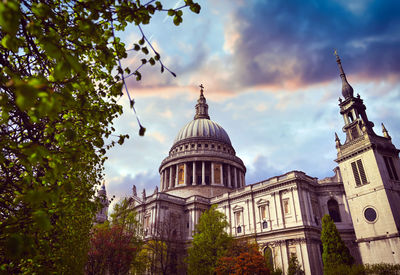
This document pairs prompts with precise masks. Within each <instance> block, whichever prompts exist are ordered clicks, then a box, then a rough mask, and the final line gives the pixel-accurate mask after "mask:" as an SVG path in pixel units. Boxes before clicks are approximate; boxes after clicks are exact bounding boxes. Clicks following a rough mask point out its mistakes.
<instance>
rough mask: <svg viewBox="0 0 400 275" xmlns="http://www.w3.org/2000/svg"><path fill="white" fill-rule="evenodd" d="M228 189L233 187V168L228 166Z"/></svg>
mask: <svg viewBox="0 0 400 275" xmlns="http://www.w3.org/2000/svg"><path fill="white" fill-rule="evenodd" d="M227 176H228V187H232V181H231V166H230V165H229V164H228V174H227Z"/></svg>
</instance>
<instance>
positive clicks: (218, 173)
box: [214, 164, 221, 183]
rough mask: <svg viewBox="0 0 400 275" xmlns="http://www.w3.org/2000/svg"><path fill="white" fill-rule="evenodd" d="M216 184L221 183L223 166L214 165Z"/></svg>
mask: <svg viewBox="0 0 400 275" xmlns="http://www.w3.org/2000/svg"><path fill="white" fill-rule="evenodd" d="M214 183H221V165H220V164H214Z"/></svg>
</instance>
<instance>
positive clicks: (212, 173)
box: [211, 162, 215, 185]
mask: <svg viewBox="0 0 400 275" xmlns="http://www.w3.org/2000/svg"><path fill="white" fill-rule="evenodd" d="M214 184H215V182H214V162H211V185H214Z"/></svg>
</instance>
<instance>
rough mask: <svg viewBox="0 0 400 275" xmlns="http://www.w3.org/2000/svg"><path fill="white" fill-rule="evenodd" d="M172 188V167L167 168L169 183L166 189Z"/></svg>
mask: <svg viewBox="0 0 400 275" xmlns="http://www.w3.org/2000/svg"><path fill="white" fill-rule="evenodd" d="M171 187H172V166H170V167H169V182H168V189H170V188H171Z"/></svg>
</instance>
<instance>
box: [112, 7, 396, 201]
mask: <svg viewBox="0 0 400 275" xmlns="http://www.w3.org/2000/svg"><path fill="white" fill-rule="evenodd" d="M182 4H183V1H179V0H178V1H176V0H175V1H165V2H163V5H164V7H179V6H181V5H182ZM199 4H200V5H201V12H200V14H198V15H197V14H194V13H191V12H190V11H189V9H184V10H183V11H184V16H183V23H182V24H181V25H180V26H178V27H176V26H175V25H174V24H173V22H172V18H171V17H168V16H166V13H161V14H158V15H156V16H154V17H153V19H152V21H151V23H150V24H149V25H144V26H142V28H143V31H144V33H145V34H146V36H147V38H148V39H149V40H150V41H151V43H152V45H153V46H154V48H155V49H156V50H157V52H159V53H160V55H161V60H162V61H163V63H164V65H165V66H166V67H168V68H169V69H170V70H171V71H173V72H175V73H176V75H177V77H174V76H172V75H171V74H169V73H168V72H166V71H165V72H164V73H161V72H160V66H159V65H155V66H145V67H144V68H142V69H141V70H140V72H141V73H142V80H141V81H140V82H136V80H135V79H134V78H130V79H128V81H127V85H128V89H129V93H130V95H131V96H132V97H133V98H134V99H135V108H136V111H137V113H138V115H139V118H140V121H141V123H142V124H143V126H144V127H146V129H147V131H146V134H145V136H144V137H140V136H139V135H138V130H139V126H138V123H137V121H136V117H135V115H134V113H133V111H132V110H131V109H129V100H128V98H127V96H126V95H124V96H123V97H122V98H121V99H120V100H119V101H118V102H119V103H120V104H121V105H123V106H124V114H123V115H122V116H120V117H119V118H118V119H117V120H116V121H115V122H114V128H115V129H116V133H115V134H129V136H130V138H129V139H128V140H126V141H125V143H124V144H123V145H122V146H120V145H117V146H116V147H114V148H113V149H111V150H110V151H109V152H108V153H107V156H108V160H107V161H106V164H105V181H106V188H107V193H108V196H109V197H111V196H115V199H114V203H115V202H116V201H118V200H119V199H120V198H122V197H126V196H131V192H132V191H131V190H132V186H133V185H136V188H137V190H138V193H141V192H142V190H143V189H146V193H147V194H151V193H152V192H153V191H154V188H155V187H156V186H159V184H160V177H159V171H158V168H159V166H160V164H161V161H162V160H163V159H164V158H165V157H167V156H168V152H169V149H170V148H171V146H172V144H173V141H174V139H175V137H176V135H177V134H178V132H179V130H180V129H181V128H183V127H184V126H185V125H186V124H187V123H188V122H190V121H191V120H192V119H193V116H194V114H195V108H194V106H195V104H196V101H197V98H198V97H199V90H200V88H199V85H200V84H203V85H204V87H205V89H204V94H205V97H206V98H207V103H208V105H209V114H210V117H211V119H212V120H213V121H215V122H217V123H218V124H219V125H221V126H222V127H223V128H224V129H225V131H226V132H227V133H228V135H229V137H230V139H231V142H232V145H233V147H234V148H235V150H236V154H237V156H238V157H240V158H241V159H242V160H243V162H244V164H245V165H246V167H247V172H246V184H252V183H256V182H258V181H261V180H264V179H268V178H270V177H273V176H278V175H281V174H284V173H286V172H289V171H293V170H299V171H303V172H305V173H306V174H308V175H309V176H312V177H317V178H320V179H321V178H325V177H328V176H333V171H332V170H333V169H334V168H335V167H336V166H337V163H335V161H334V159H335V158H336V148H335V139H334V136H335V132H337V134H338V136H339V138H340V139H341V140H342V142H344V140H345V134H344V133H343V131H342V127H343V125H344V124H343V118H342V116H341V115H340V114H339V107H338V98H339V96H341V79H340V76H339V71H338V67H337V64H336V59H335V56H334V55H333V52H334V49H337V51H338V53H339V55H340V58H341V60H342V65H343V68H344V71H345V73H346V76H347V79H348V81H349V83H350V84H351V86H352V87H353V89H354V95H356V94H357V93H359V94H360V96H361V98H362V99H363V100H364V103H365V105H366V106H367V115H368V118H369V120H371V121H372V122H373V123H374V124H375V127H374V130H375V132H376V133H377V134H378V135H382V130H381V123H382V122H383V123H384V124H385V127H386V128H387V130H388V131H389V134H390V135H391V137H392V141H393V143H394V144H395V145H396V147H397V148H400V123H399V122H400V50H399V49H400V16H399V12H400V1H398V0H393V1H390V0H386V1H382V0H375V1H374V0H352V1H348V0H303V1H296V0H284V1H283V0H264V1H245V0H219V1H211V0H210V1H199ZM120 35H121V37H122V39H123V41H125V43H126V46H127V48H131V47H132V44H133V43H134V42H136V41H137V40H138V39H140V38H141V35H140V32H139V30H138V28H137V27H136V26H128V28H127V29H126V30H125V31H124V32H123V33H120ZM129 53H130V54H129V55H128V58H127V59H125V60H124V61H123V64H124V66H127V67H129V68H131V70H134V69H135V68H136V67H137V66H138V65H139V64H140V59H141V58H143V56H141V55H140V54H137V53H136V52H134V51H130V52H129Z"/></svg>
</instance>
